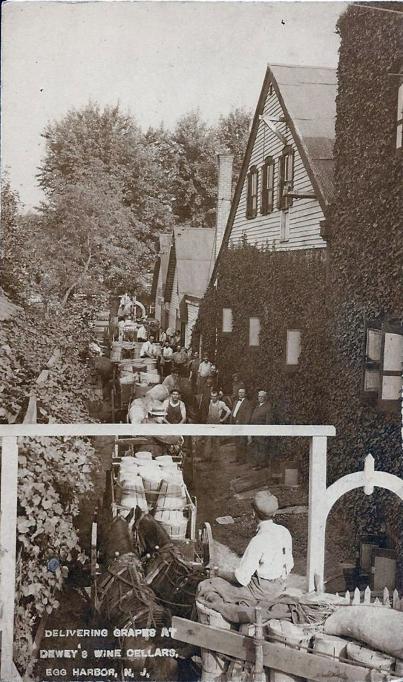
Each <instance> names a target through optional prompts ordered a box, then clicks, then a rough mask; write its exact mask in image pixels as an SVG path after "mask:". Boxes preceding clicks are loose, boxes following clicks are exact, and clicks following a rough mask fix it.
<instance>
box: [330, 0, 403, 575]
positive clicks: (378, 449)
mask: <svg viewBox="0 0 403 682" xmlns="http://www.w3.org/2000/svg"><path fill="white" fill-rule="evenodd" d="M378 8H381V11H380V9H378ZM382 9H384V10H386V9H393V10H400V16H399V13H398V12H387V11H382ZM401 10H402V6H401V5H400V4H399V3H370V4H369V6H368V8H364V7H354V6H350V7H349V8H348V9H347V11H346V12H345V13H344V14H343V15H342V17H341V18H340V20H339V22H338V27H337V29H338V31H339V33H340V37H341V47H340V59H339V66H338V96H337V118H336V144H335V162H336V167H335V200H334V203H333V205H332V206H331V208H330V210H329V212H328V216H327V223H328V233H329V239H328V252H329V286H328V290H329V303H330V309H331V311H332V314H331V317H330V318H329V325H328V326H329V342H330V343H331V353H330V356H331V358H332V363H333V367H332V374H331V376H332V378H331V381H332V392H331V394H330V397H331V400H330V402H329V411H330V414H331V415H333V416H334V419H333V421H334V423H335V425H336V428H337V432H338V436H337V439H336V440H335V442H334V446H333V450H332V451H331V452H333V458H332V459H333V466H332V470H333V471H334V473H338V474H342V473H345V472H346V470H348V469H354V468H361V466H362V462H363V459H364V457H365V455H366V454H367V453H368V452H371V453H372V455H373V456H374V457H375V461H376V467H377V468H379V469H385V470H386V471H389V472H391V473H395V474H398V475H400V476H402V475H403V464H402V461H403V458H402V447H401V433H400V427H401V419H400V415H399V414H398V413H397V414H385V413H382V412H379V411H378V410H377V409H376V408H375V407H371V406H369V405H367V404H365V403H364V402H363V401H362V399H361V390H362V364H363V357H364V354H365V323H366V322H371V321H373V320H380V321H387V320H390V319H392V318H394V319H397V320H400V322H401V321H402V320H403V278H402V275H403V269H402V266H403V238H402V230H401V215H402V210H401V209H402V160H403V159H402V155H401V152H400V153H399V152H397V150H396V119H397V90H398V85H399V78H396V76H393V75H392V74H395V73H396V72H397V71H398V65H399V60H400V63H401V60H402V53H401V50H402V39H403V21H402V19H403V15H402V13H401ZM399 50H400V55H399ZM344 504H345V506H346V509H347V511H348V512H349V513H352V511H353V509H354V513H355V515H358V519H357V521H358V524H357V526H358V530H360V527H364V528H365V527H368V525H370V523H371V520H372V519H374V518H375V516H376V517H377V518H378V519H379V518H380V517H382V515H384V516H385V519H386V521H387V525H388V530H389V532H390V533H392V535H394V538H395V540H396V541H397V542H400V543H401V542H402V528H403V523H402V513H401V509H400V511H399V506H398V503H397V498H394V497H393V496H391V495H390V494H388V493H385V492H380V491H378V492H377V493H376V494H375V495H374V496H372V497H370V498H367V497H366V496H365V495H363V494H362V493H361V492H357V493H355V494H351V495H349V496H347V497H346V498H345V500H344ZM375 505H376V514H374V511H375ZM402 568H403V567H402V566H401V570H400V580H401V581H402V583H403V576H402Z"/></svg>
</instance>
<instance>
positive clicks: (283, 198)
mask: <svg viewBox="0 0 403 682" xmlns="http://www.w3.org/2000/svg"><path fill="white" fill-rule="evenodd" d="M279 164H280V167H279V173H280V176H279V181H278V208H279V209H281V210H283V211H287V210H288V209H289V208H290V206H292V199H291V197H289V196H287V193H288V192H291V191H292V188H293V183H294V150H293V148H292V147H291V145H286V146H285V147H284V149H283V152H282V154H281V156H280V159H279Z"/></svg>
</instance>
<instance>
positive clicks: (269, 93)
mask: <svg viewBox="0 0 403 682" xmlns="http://www.w3.org/2000/svg"><path fill="white" fill-rule="evenodd" d="M267 94H268V96H269V97H270V95H272V94H273V83H269V89H268V91H267Z"/></svg>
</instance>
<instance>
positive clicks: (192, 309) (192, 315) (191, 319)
mask: <svg viewBox="0 0 403 682" xmlns="http://www.w3.org/2000/svg"><path fill="white" fill-rule="evenodd" d="M198 315H199V306H198V305H196V304H192V303H188V304H187V318H188V319H187V323H186V328H185V346H186V348H190V346H191V345H192V330H193V327H194V325H195V324H196V320H197V318H198Z"/></svg>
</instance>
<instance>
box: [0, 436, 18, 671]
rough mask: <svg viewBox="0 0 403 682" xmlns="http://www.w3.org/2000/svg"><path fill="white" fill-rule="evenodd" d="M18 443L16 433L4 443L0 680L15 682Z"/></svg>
mask: <svg viewBox="0 0 403 682" xmlns="http://www.w3.org/2000/svg"><path fill="white" fill-rule="evenodd" d="M17 476H18V443H17V438H16V437H15V436H7V437H4V438H3V439H2V444H1V499H0V505H1V517H0V539H1V547H0V549H1V551H0V575H1V595H2V596H1V598H2V607H3V609H2V614H1V630H2V633H1V672H0V679H1V680H7V681H8V682H13V681H14V680H16V679H20V678H19V677H17V676H16V670H15V666H14V662H13V641H14V598H15V559H16V524H17Z"/></svg>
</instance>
